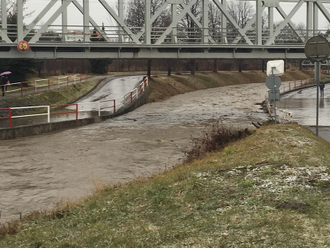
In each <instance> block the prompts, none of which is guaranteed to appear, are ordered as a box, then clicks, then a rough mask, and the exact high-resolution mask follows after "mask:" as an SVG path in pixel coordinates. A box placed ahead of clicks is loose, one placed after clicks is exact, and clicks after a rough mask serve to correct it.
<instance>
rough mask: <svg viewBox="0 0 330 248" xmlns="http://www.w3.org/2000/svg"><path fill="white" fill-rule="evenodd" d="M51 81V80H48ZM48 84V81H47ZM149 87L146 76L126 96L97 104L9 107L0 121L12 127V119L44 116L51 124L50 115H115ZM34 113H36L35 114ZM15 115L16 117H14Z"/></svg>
mask: <svg viewBox="0 0 330 248" xmlns="http://www.w3.org/2000/svg"><path fill="white" fill-rule="evenodd" d="M50 80H51V79H50ZM48 82H49V81H48ZM148 86H149V78H148V76H146V77H144V78H143V80H142V82H140V83H139V84H138V86H137V87H136V88H134V89H132V90H131V91H130V92H128V93H127V94H125V95H123V96H121V97H119V98H116V99H105V100H104V99H103V100H101V101H97V102H81V103H75V104H61V105H43V106H26V107H10V108H0V111H2V110H6V111H8V114H7V116H5V117H0V120H1V119H8V120H9V127H13V122H12V120H13V119H18V118H27V117H32V118H33V117H38V116H46V117H47V122H48V123H50V122H51V116H52V115H68V114H75V119H76V120H78V119H83V118H80V117H81V116H80V115H79V113H82V112H91V111H95V112H97V115H98V116H102V114H104V115H112V114H115V113H116V112H117V111H118V110H119V109H125V108H126V107H128V106H130V105H131V104H132V103H133V102H134V101H135V100H136V99H138V98H139V97H140V96H141V95H142V94H144V91H145V90H146V88H147V87H148ZM22 110H27V112H28V113H27V114H24V113H22V112H23V111H22ZM35 112H36V113H35ZM16 113H17V115H16Z"/></svg>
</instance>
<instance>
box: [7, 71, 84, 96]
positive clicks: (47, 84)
mask: <svg viewBox="0 0 330 248" xmlns="http://www.w3.org/2000/svg"><path fill="white" fill-rule="evenodd" d="M87 79H88V75H87V74H74V75H69V76H64V77H58V78H48V79H37V80H34V81H23V82H16V83H10V84H8V85H6V86H7V90H6V94H12V93H18V92H20V95H21V96H23V95H24V94H29V93H31V92H34V93H36V92H40V91H45V90H51V89H52V88H54V87H56V86H57V87H60V86H61V85H63V84H65V85H66V86H68V85H69V84H70V83H74V84H75V83H77V82H82V81H83V80H87Z"/></svg>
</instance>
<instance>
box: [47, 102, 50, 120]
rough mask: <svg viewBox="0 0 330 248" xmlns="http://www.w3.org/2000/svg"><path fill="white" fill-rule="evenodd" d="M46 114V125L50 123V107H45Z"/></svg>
mask: <svg viewBox="0 0 330 248" xmlns="http://www.w3.org/2000/svg"><path fill="white" fill-rule="evenodd" d="M47 114H48V116H47V121H48V123H50V106H48V107H47Z"/></svg>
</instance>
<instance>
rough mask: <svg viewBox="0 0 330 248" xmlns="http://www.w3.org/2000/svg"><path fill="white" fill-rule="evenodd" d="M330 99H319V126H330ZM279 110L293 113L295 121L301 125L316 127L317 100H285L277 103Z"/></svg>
mask: <svg viewBox="0 0 330 248" xmlns="http://www.w3.org/2000/svg"><path fill="white" fill-rule="evenodd" d="M327 106H330V99H329V98H322V99H319V125H320V126H329V123H330V109H329V108H328V107H327ZM276 107H277V108H278V109H283V110H286V111H288V112H291V114H292V117H293V121H297V122H298V123H299V124H301V125H306V126H313V125H316V99H311V98H309V99H301V98H285V99H281V101H278V102H276Z"/></svg>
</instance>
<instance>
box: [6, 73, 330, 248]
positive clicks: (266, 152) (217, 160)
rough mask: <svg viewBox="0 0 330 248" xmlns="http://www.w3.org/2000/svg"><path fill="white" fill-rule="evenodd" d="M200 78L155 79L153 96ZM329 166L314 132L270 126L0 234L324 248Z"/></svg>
mask: <svg viewBox="0 0 330 248" xmlns="http://www.w3.org/2000/svg"><path fill="white" fill-rule="evenodd" d="M219 74H220V73H219ZM215 75H216V76H218V75H217V74H215ZM215 75H213V74H212V76H215ZM176 77H177V78H180V80H181V81H176V82H173V81H172V78H176ZM185 77H187V79H183V78H185ZM196 77H202V78H204V77H207V76H206V75H196ZM194 78H195V77H192V76H189V75H188V76H180V75H175V76H173V77H171V78H167V77H163V76H161V77H155V81H153V82H152V84H151V86H152V87H160V86H159V85H160V84H161V85H163V84H164V83H163V82H164V81H167V84H173V88H174V86H175V85H182V87H183V88H184V87H188V86H186V84H187V82H189V81H190V82H191V81H192V80H195V79H194ZM297 79H302V78H297ZM169 80H170V81H169ZM203 80H205V79H203ZM288 80H293V79H288ZM205 81H206V80H205ZM263 81H264V80H261V82H263ZM282 81H283V79H282ZM211 82H212V81H211ZM233 82H235V83H236V82H237V79H235V80H234V81H233ZM254 82H258V81H254ZM174 84H175V85H174ZM212 84H213V83H212ZM167 86H169V85H167ZM192 87H193V86H190V87H188V88H192ZM165 88H166V89H167V88H168V87H165ZM165 88H164V89H165ZM174 91H179V90H173V91H169V90H168V91H167V92H163V93H155V92H154V91H153V94H154V95H159V96H160V97H158V98H152V96H153V94H151V98H150V99H151V101H154V100H156V99H161V97H164V98H165V97H166V95H167V96H169V95H171V94H174V93H175V92H174ZM160 94H163V95H160ZM217 130H220V131H221V130H223V127H219V128H217ZM205 139H207V138H205V137H204V138H202V140H201V141H203V140H205ZM329 165H330V145H329V143H327V142H325V141H324V140H322V139H320V138H318V137H316V136H315V135H314V134H313V133H312V132H311V131H309V130H308V129H307V128H304V127H302V126H299V125H294V124H290V125H269V126H264V127H262V128H260V129H258V130H257V131H256V132H255V133H254V134H253V135H251V136H248V137H245V138H243V139H241V140H240V141H236V142H232V143H230V144H229V145H228V146H226V147H225V148H224V149H222V150H218V151H215V152H213V153H211V154H208V155H207V156H206V157H204V158H203V159H199V160H193V161H191V162H189V163H185V164H183V165H180V166H178V167H176V168H174V169H172V170H170V171H167V172H164V173H161V174H158V175H155V176H153V177H151V178H139V179H137V180H135V181H134V182H132V183H128V184H122V185H115V186H104V187H103V186H102V187H99V188H96V190H95V194H94V195H92V196H90V197H88V198H86V199H82V200H81V201H80V202H76V203H70V204H68V205H67V206H64V207H62V208H60V209H58V210H56V211H54V212H50V213H44V214H38V213H34V214H31V215H30V216H26V220H24V221H23V222H13V223H11V225H10V227H9V228H2V229H0V230H1V231H2V232H3V233H1V232H0V236H2V237H3V236H6V234H5V232H8V234H11V233H12V234H14V235H8V236H7V237H6V238H4V239H2V240H0V247H6V248H11V247H15V248H16V247H62V248H64V247H184V246H187V247H312V246H314V247H326V246H329V245H330V238H329V235H328V233H329V223H330V177H329V175H328V174H329V171H330V170H329V169H330V168H329ZM15 233H16V234H15Z"/></svg>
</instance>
